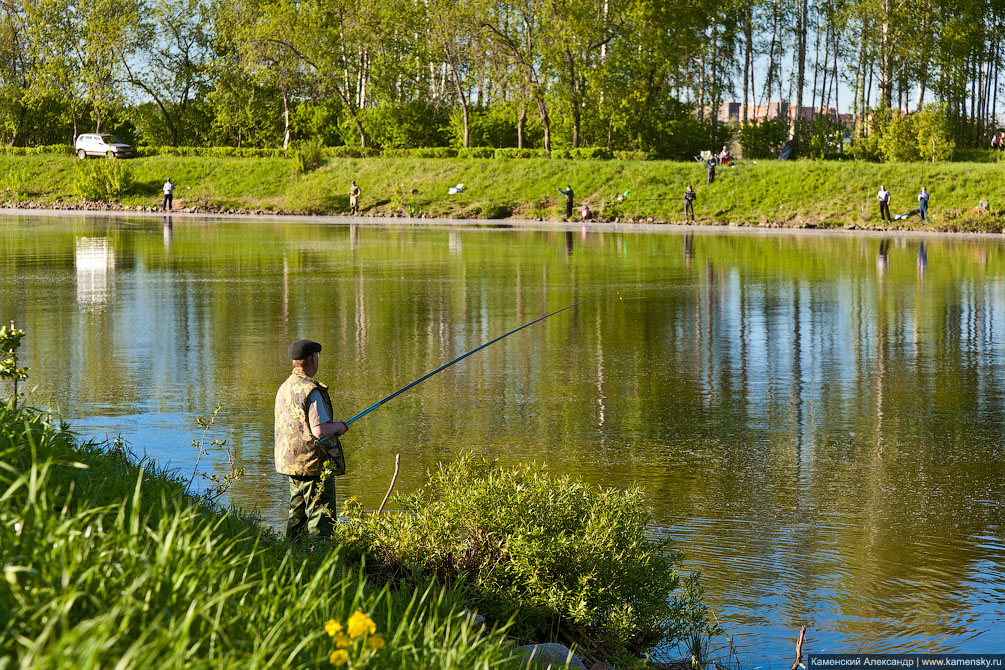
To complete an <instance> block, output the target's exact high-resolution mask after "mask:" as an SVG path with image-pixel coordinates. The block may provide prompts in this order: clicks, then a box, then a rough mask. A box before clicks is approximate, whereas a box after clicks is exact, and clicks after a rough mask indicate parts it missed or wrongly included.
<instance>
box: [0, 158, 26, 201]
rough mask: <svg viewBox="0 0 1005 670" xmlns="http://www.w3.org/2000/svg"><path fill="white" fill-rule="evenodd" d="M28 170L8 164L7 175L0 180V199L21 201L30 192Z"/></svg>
mask: <svg viewBox="0 0 1005 670" xmlns="http://www.w3.org/2000/svg"><path fill="white" fill-rule="evenodd" d="M28 183H29V179H28V172H27V171H26V170H23V169H21V168H18V167H15V166H13V165H12V166H10V167H9V168H8V169H7V176H6V177H4V178H3V180H0V200H5V201H7V202H21V201H22V200H25V199H27V197H28V196H29V195H30V194H31V190H30V189H29V188H28Z"/></svg>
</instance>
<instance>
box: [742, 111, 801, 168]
mask: <svg viewBox="0 0 1005 670" xmlns="http://www.w3.org/2000/svg"><path fill="white" fill-rule="evenodd" d="M788 139H789V125H788V123H786V121H785V119H783V118H776V119H768V120H766V121H762V122H761V123H747V124H744V125H741V126H740V146H741V147H742V148H743V157H744V158H778V153H779V152H780V151H781V150H782V146H783V145H784V144H785V143H786V142H787V141H788Z"/></svg>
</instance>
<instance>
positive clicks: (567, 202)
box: [558, 184, 574, 219]
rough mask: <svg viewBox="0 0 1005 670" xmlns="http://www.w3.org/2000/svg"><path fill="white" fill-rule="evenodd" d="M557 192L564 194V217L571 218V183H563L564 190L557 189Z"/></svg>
mask: <svg viewBox="0 0 1005 670" xmlns="http://www.w3.org/2000/svg"><path fill="white" fill-rule="evenodd" d="M558 192H559V193H561V194H562V195H564V196H565V218H566V219H571V218H572V201H573V197H574V196H573V194H572V185H571V184H566V185H565V190H564V191H563V190H562V189H558Z"/></svg>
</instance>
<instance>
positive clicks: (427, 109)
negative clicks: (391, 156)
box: [339, 102, 449, 149]
mask: <svg viewBox="0 0 1005 670" xmlns="http://www.w3.org/2000/svg"><path fill="white" fill-rule="evenodd" d="M359 119H360V122H361V123H362V124H363V128H364V130H365V131H366V134H367V137H368V138H369V142H372V143H373V144H374V145H375V146H379V147H382V148H384V149H414V148H416V147H440V146H443V145H445V144H447V143H448V139H449V137H448V133H447V132H446V126H447V125H448V124H449V119H448V111H447V110H446V109H445V108H441V107H440V106H437V105H432V104H429V103H425V102H410V103H406V104H391V103H387V104H383V105H379V106H377V107H373V108H369V109H363V110H360V112H359ZM339 136H340V137H341V138H342V141H343V142H344V143H345V144H348V145H354V144H358V143H359V133H358V131H357V130H356V124H355V123H354V122H353V121H352V119H351V118H350V117H349V114H348V113H347V112H345V111H343V113H342V118H341V120H340V122H339ZM369 142H368V143H369Z"/></svg>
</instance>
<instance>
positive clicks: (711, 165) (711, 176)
mask: <svg viewBox="0 0 1005 670" xmlns="http://www.w3.org/2000/svg"><path fill="white" fill-rule="evenodd" d="M706 165H708V175H707V176H706V180H705V185H706V186H711V185H712V182H714V181H715V156H712V157H711V158H709V159H708V161H707V162H706Z"/></svg>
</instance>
